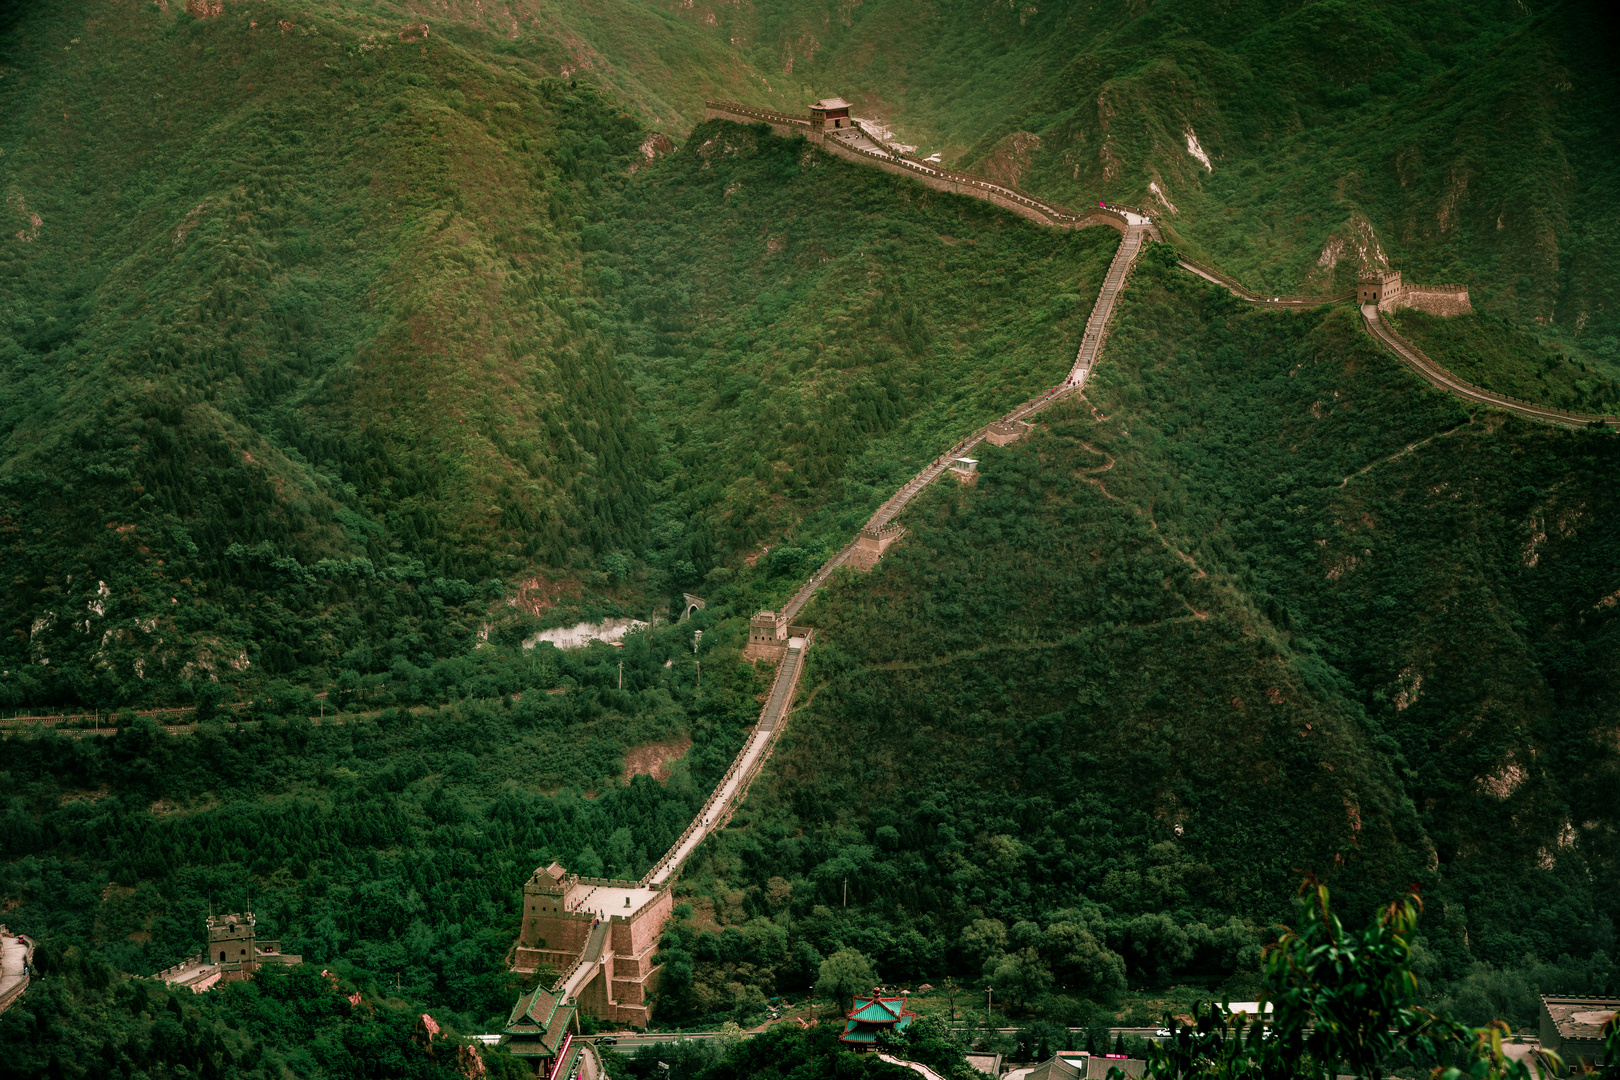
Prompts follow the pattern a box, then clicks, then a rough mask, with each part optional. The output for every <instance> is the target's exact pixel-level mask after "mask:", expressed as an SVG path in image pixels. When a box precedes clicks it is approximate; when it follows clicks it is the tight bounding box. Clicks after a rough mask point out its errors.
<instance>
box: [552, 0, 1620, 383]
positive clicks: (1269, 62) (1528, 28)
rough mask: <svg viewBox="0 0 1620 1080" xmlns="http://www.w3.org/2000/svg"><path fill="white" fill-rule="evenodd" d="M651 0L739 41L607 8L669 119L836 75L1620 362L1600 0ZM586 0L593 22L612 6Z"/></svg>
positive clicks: (981, 135) (1045, 180) (912, 113)
mask: <svg viewBox="0 0 1620 1080" xmlns="http://www.w3.org/2000/svg"><path fill="white" fill-rule="evenodd" d="M646 8H647V10H648V12H649V14H647V15H646V16H644V18H652V17H653V15H652V14H651V12H652V11H654V10H656V12H657V17H658V18H659V19H663V20H668V21H669V22H673V23H675V24H676V25H677V26H678V27H680V28H682V29H684V30H685V31H686V32H685V33H682V32H678V31H677V29H676V27H673V26H672V27H669V28H668V32H667V33H666V34H665V36H664V38H663V41H664V42H665V45H664V47H663V48H664V49H665V50H666V51H667V52H670V53H675V54H678V56H681V57H684V56H687V55H691V56H698V55H702V56H704V57H706V58H708V57H711V56H713V55H714V54H713V53H712V52H711V51H710V50H713V49H716V48H718V49H719V50H721V51H722V52H723V54H724V55H725V56H727V57H728V58H729V63H730V65H732V66H729V67H726V68H724V69H723V72H724V73H723V74H722V73H721V71H722V69H720V68H718V67H716V66H715V64H716V63H717V61H716V60H713V59H706V60H705V64H707V65H708V66H707V67H704V68H703V69H702V70H701V72H700V71H699V70H697V69H696V68H695V67H694V66H693V65H692V64H691V63H688V62H685V61H683V60H681V59H678V58H666V57H665V56H664V55H663V54H662V53H661V54H660V56H659V58H658V59H657V60H656V61H654V60H652V59H651V58H650V57H648V56H647V55H646V54H645V51H644V50H641V49H640V48H639V47H638V46H635V45H633V44H632V43H630V42H627V41H623V40H621V39H619V38H610V37H609V36H608V35H607V34H606V33H605V32H601V31H599V30H598V31H595V33H596V36H595V37H593V38H592V39H591V40H593V41H595V42H596V43H597V45H596V48H597V49H598V51H599V52H600V54H601V55H602V56H603V57H604V58H605V59H604V60H603V63H604V64H605V65H606V68H605V70H607V73H606V74H603V75H602V76H601V78H603V79H604V80H606V81H607V82H608V83H609V84H611V85H614V86H623V87H625V88H626V89H627V91H628V92H629V93H631V94H632V96H635V97H636V98H637V100H642V99H645V100H648V101H654V100H658V101H662V100H666V99H667V100H676V99H678V98H681V97H682V95H683V94H686V95H687V96H686V97H685V98H684V104H683V105H682V106H681V109H682V112H681V115H682V116H683V118H684V120H685V124H684V125H676V127H677V128H678V129H679V128H683V127H685V126H689V125H690V124H692V123H695V122H696V119H697V116H698V114H697V113H696V109H697V108H698V104H697V100H696V95H695V94H694V93H692V92H691V90H692V89H694V88H696V87H697V86H698V85H699V84H701V86H702V89H703V91H704V92H705V93H709V92H722V91H724V92H727V93H732V94H735V95H736V96H737V97H739V98H741V99H742V100H745V101H750V102H754V103H757V104H768V105H772V106H773V107H777V108H783V107H786V108H789V109H790V110H792V111H802V109H803V106H804V104H805V103H806V102H807V101H809V100H813V99H814V98H815V97H817V96H820V95H822V94H830V93H839V94H842V95H844V96H845V97H848V98H850V99H851V100H852V101H854V102H856V106H857V107H856V112H857V114H858V115H862V116H866V117H870V118H874V119H877V120H879V121H883V122H886V123H888V124H890V125H891V126H892V127H893V129H894V131H895V134H896V137H897V138H898V139H899V140H900V141H901V142H903V143H907V144H917V145H919V147H920V151H919V152H920V153H922V154H929V153H932V152H935V151H939V152H942V153H943V154H944V155H945V158H946V160H947V162H954V163H957V164H961V165H965V166H968V167H971V168H974V169H978V170H981V171H984V172H986V173H989V174H991V175H995V176H998V177H1000V178H1002V179H1005V180H1013V181H1018V182H1021V183H1023V184H1024V185H1026V186H1028V187H1029V188H1030V189H1031V190H1034V191H1037V192H1039V193H1041V194H1043V195H1046V196H1048V197H1051V198H1055V199H1057V200H1058V201H1060V202H1072V203H1076V204H1078V203H1084V202H1086V201H1088V200H1091V199H1096V198H1099V197H1106V198H1111V199H1122V200H1126V201H1129V202H1135V203H1142V204H1145V205H1150V206H1155V207H1157V208H1158V209H1159V210H1161V211H1162V213H1163V216H1164V218H1165V219H1166V220H1167V221H1168V222H1169V223H1170V224H1171V226H1172V227H1173V228H1174V229H1175V231H1176V233H1177V235H1178V237H1179V238H1180V239H1181V241H1182V242H1184V243H1186V244H1189V245H1191V246H1192V248H1193V249H1195V250H1196V251H1199V252H1201V253H1203V254H1204V255H1205V256H1206V257H1208V258H1210V259H1212V260H1214V261H1217V262H1218V263H1219V264H1220V265H1222V266H1223V267H1224V268H1225V269H1226V270H1228V271H1229V272H1231V273H1234V274H1236V275H1238V276H1239V277H1241V278H1243V279H1244V280H1245V281H1247V282H1248V283H1250V284H1251V285H1253V286H1254V287H1256V288H1261V289H1276V290H1278V291H1314V290H1317V289H1324V290H1325V289H1326V288H1327V287H1328V286H1330V285H1342V284H1343V283H1344V282H1345V281H1347V280H1349V279H1351V278H1353V277H1354V275H1355V274H1356V273H1357V271H1358V270H1359V269H1360V268H1361V267H1362V266H1364V265H1366V264H1367V263H1368V262H1373V263H1377V264H1379V265H1382V264H1383V263H1384V262H1385V261H1386V260H1387V262H1388V263H1389V265H1392V266H1394V267H1396V268H1399V269H1402V270H1404V271H1405V272H1406V273H1407V274H1408V276H1410V277H1413V278H1415V279H1417V280H1422V281H1430V282H1437V283H1438V282H1445V281H1465V282H1467V283H1469V285H1470V286H1471V288H1472V290H1473V294H1474V299H1475V304H1476V306H1478V307H1480V308H1482V309H1483V310H1487V311H1490V312H1493V313H1494V314H1496V315H1499V316H1504V317H1509V318H1513V319H1516V320H1519V321H1522V322H1524V323H1527V324H1534V325H1537V326H1539V327H1541V328H1543V330H1544V331H1548V332H1553V333H1556V334H1557V335H1558V336H1559V337H1560V338H1561V339H1563V340H1564V341H1565V342H1567V343H1568V345H1569V346H1570V347H1571V348H1573V349H1575V350H1576V351H1577V352H1578V353H1579V354H1580V355H1582V356H1584V357H1586V358H1587V359H1589V360H1594V361H1597V362H1598V363H1599V364H1600V365H1601V366H1602V367H1603V368H1604V370H1605V372H1606V374H1607V375H1608V376H1609V377H1611V378H1613V377H1616V376H1620V307H1617V306H1616V303H1615V300H1614V298H1613V297H1612V295H1611V290H1610V289H1609V287H1608V282H1610V281H1611V280H1612V279H1613V278H1614V276H1615V273H1616V267H1617V264H1616V261H1615V257H1614V255H1613V254H1612V252H1613V250H1614V249H1615V248H1616V246H1617V244H1620V231H1616V229H1615V228H1614V226H1613V225H1612V224H1611V221H1610V217H1611V216H1610V215H1609V213H1608V212H1607V209H1606V208H1607V207H1608V206H1610V205H1611V204H1613V202H1614V201H1615V198H1616V195H1617V194H1620V193H1617V192H1616V191H1615V188H1614V184H1615V179H1614V178H1615V176H1616V175H1617V173H1620V152H1617V150H1616V146H1617V145H1620V122H1617V120H1616V118H1617V117H1620V67H1617V61H1616V59H1615V58H1616V57H1617V56H1620V37H1617V36H1616V33H1615V21H1614V20H1613V19H1612V18H1611V17H1610V16H1609V13H1608V12H1607V11H1606V10H1605V9H1604V8H1603V7H1602V6H1601V5H1596V4H1589V3H1583V2H1565V3H1557V4H1552V5H1547V6H1544V7H1538V8H1536V9H1534V10H1532V9H1529V8H1527V7H1526V6H1525V5H1523V4H1518V3H1512V2H1509V0H1501V2H1498V3H1491V4H1484V5H1480V4H1456V3H1453V2H1451V0H1425V2H1420V3H1407V4H1372V5H1369V4H1358V3H1349V2H1345V0H1334V2H1330V3H1302V2H1298V0H1287V2H1278V0H1243V2H1240V3H1235V4H1221V5H1214V6H1212V5H1209V4H1206V3H1200V2H1196V0H1170V2H1168V3H1156V4H1153V5H1149V6H1143V5H1139V4H1133V3H1128V2H1125V0H1102V2H1095V3H1087V4H1059V5H1043V4H1037V3H1021V4H1010V5H997V4H988V3H981V2H968V0H940V2H930V3H922V2H919V0H874V2H872V3H864V4H831V3H826V2H824V0H814V2H807V0H769V2H764V3H753V4H747V5H737V4H724V3H713V2H710V0H696V2H695V3H693V4H690V5H670V6H669V7H668V9H667V10H666V9H665V8H664V7H663V6H661V5H653V4H650V3H649V4H647V5H646ZM589 10H590V17H591V18H592V19H597V20H600V21H599V22H594V23H592V25H593V26H598V27H599V26H601V25H605V24H606V23H607V22H609V21H611V20H610V19H608V18H607V17H606V12H602V11H597V10H596V9H589ZM638 10H639V9H638ZM547 18H550V19H554V20H556V21H557V22H559V23H564V22H566V23H567V24H568V25H571V26H572V25H575V24H576V23H578V22H579V20H580V19H581V18H583V15H582V14H578V13H573V12H572V9H570V13H566V14H565V13H563V9H561V8H559V9H558V10H557V12H556V13H554V14H550V15H548V16H547ZM544 21H545V19H542V22H544ZM579 24H580V25H583V23H579ZM523 32H524V33H525V34H528V33H532V31H528V30H525V31H523ZM585 32H586V33H592V32H593V31H585ZM739 67H740V68H742V69H743V70H745V71H746V75H744V74H742V73H741V72H740V71H739ZM627 70H633V71H635V72H637V73H639V76H640V78H641V79H642V81H643V84H644V86H642V87H636V88H630V86H629V83H628V82H627V81H626V80H627V79H628V77H629V76H628V75H627V74H626V71H627ZM683 80H684V86H678V85H677V84H678V83H681V82H682V81H683ZM655 86H656V87H657V88H658V89H657V91H656V93H654V92H653V91H652V90H651V89H650V88H652V87H655ZM727 86H729V87H730V89H729V90H727V89H726V87H727ZM659 108H661V106H656V105H654V106H648V107H647V109H648V112H649V116H652V115H653V114H655V113H658V111H659ZM655 122H656V123H668V122H669V121H667V120H665V119H663V118H661V117H660V118H659V119H657V120H655Z"/></svg>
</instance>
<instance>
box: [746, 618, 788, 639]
mask: <svg viewBox="0 0 1620 1080" xmlns="http://www.w3.org/2000/svg"><path fill="white" fill-rule="evenodd" d="M786 640H787V616H786V615H785V614H784V615H778V614H777V613H776V612H774V611H762V612H760V613H759V614H758V615H755V616H754V617H753V618H752V619H749V620H748V644H750V645H781V644H782V643H783V642H784V641H786Z"/></svg>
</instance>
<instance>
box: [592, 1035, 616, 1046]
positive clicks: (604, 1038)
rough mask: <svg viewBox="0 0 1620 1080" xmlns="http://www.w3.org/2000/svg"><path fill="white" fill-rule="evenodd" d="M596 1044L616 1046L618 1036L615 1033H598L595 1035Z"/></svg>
mask: <svg viewBox="0 0 1620 1080" xmlns="http://www.w3.org/2000/svg"><path fill="white" fill-rule="evenodd" d="M596 1045H597V1046H618V1045H619V1037H618V1036H617V1035H598V1036H597V1037H596Z"/></svg>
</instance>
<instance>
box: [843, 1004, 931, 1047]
mask: <svg viewBox="0 0 1620 1080" xmlns="http://www.w3.org/2000/svg"><path fill="white" fill-rule="evenodd" d="M916 1018H917V1014H916V1013H914V1012H911V1011H910V1010H908V1009H907V1008H906V999H905V998H903V997H882V996H881V995H873V996H872V997H869V998H856V999H855V1007H854V1008H852V1009H850V1010H849V1012H847V1013H845V1014H844V1031H843V1034H841V1035H839V1036H838V1038H839V1041H840V1042H846V1043H860V1044H862V1045H866V1044H869V1043H875V1042H876V1041H877V1036H878V1032H879V1031H885V1030H894V1031H904V1030H906V1028H908V1027H910V1026H911V1022H912V1021H913V1020H915V1019H916Z"/></svg>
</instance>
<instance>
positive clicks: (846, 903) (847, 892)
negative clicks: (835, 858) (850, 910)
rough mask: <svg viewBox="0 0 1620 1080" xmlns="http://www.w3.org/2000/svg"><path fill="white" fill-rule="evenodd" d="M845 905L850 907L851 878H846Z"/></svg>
mask: <svg viewBox="0 0 1620 1080" xmlns="http://www.w3.org/2000/svg"><path fill="white" fill-rule="evenodd" d="M844 906H845V907H849V878H845V879H844Z"/></svg>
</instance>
